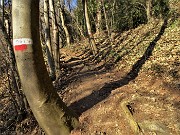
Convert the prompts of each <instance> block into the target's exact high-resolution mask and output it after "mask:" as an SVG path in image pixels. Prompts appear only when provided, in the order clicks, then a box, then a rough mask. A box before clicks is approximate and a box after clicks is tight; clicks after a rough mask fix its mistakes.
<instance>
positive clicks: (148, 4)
mask: <svg viewBox="0 0 180 135" xmlns="http://www.w3.org/2000/svg"><path fill="white" fill-rule="evenodd" d="M151 10H152V0H146V13H147V19H148V22H150V21H151V19H152V11H151Z"/></svg>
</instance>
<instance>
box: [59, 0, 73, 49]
mask: <svg viewBox="0 0 180 135" xmlns="http://www.w3.org/2000/svg"><path fill="white" fill-rule="evenodd" d="M60 1H62V0H60ZM60 3H62V2H60ZM63 11H64V5H60V7H59V14H60V17H61V24H62V27H63V29H64V32H65V34H66V43H67V46H70V43H71V42H70V35H69V31H68V29H67V26H66V25H65V20H64V12H63Z"/></svg>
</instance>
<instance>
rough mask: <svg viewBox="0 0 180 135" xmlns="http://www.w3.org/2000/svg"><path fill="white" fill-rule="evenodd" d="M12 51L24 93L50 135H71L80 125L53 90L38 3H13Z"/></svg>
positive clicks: (26, 0) (22, 0)
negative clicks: (42, 40) (46, 60)
mask: <svg viewBox="0 0 180 135" xmlns="http://www.w3.org/2000/svg"><path fill="white" fill-rule="evenodd" d="M12 17H13V18H12V19H13V47H14V51H15V57H16V62H17V67H18V71H19V76H20V80H21V83H22V88H23V91H24V93H25V95H26V97H27V100H28V102H29V105H30V107H31V109H32V112H33V114H34V116H35V118H36V119H37V121H38V123H39V125H40V126H41V127H42V128H43V130H44V131H45V132H46V134H47V135H69V134H70V131H71V130H72V129H73V128H75V127H76V126H77V124H78V121H77V118H75V117H74V115H73V113H72V111H70V110H69V109H68V108H67V107H66V105H65V104H64V103H63V101H62V100H61V99H60V98H59V96H58V94H57V93H56V91H55V90H54V88H53V85H52V83H51V80H50V78H49V76H48V73H47V70H46V66H45V64H44V60H43V54H42V48H41V45H40V35H39V1H38V0H13V1H12Z"/></svg>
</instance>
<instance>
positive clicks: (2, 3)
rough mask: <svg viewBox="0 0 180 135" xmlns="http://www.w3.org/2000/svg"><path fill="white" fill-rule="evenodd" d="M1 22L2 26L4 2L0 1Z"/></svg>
mask: <svg viewBox="0 0 180 135" xmlns="http://www.w3.org/2000/svg"><path fill="white" fill-rule="evenodd" d="M1 21H2V24H3V26H4V0H1Z"/></svg>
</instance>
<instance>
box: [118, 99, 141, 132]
mask: <svg viewBox="0 0 180 135" xmlns="http://www.w3.org/2000/svg"><path fill="white" fill-rule="evenodd" d="M120 105H121V108H122V109H123V112H124V115H125V118H126V119H127V121H128V122H129V124H130V127H131V129H132V130H133V132H134V134H135V135H142V134H143V133H142V131H141V128H140V126H139V124H138V123H137V122H136V121H135V119H134V117H133V115H132V111H131V110H130V108H129V107H128V106H129V100H124V101H122V102H121V104H120Z"/></svg>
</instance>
